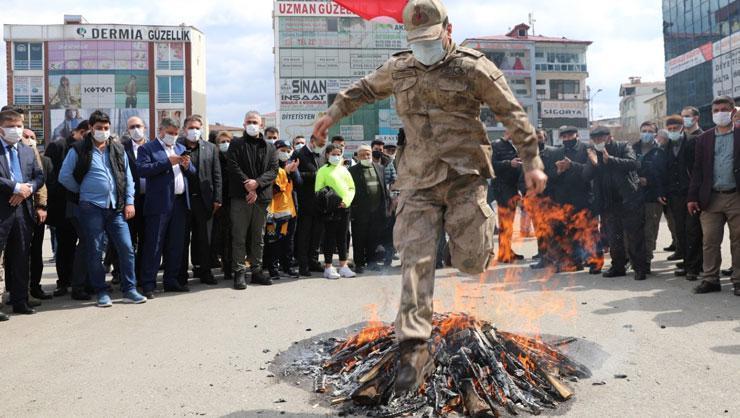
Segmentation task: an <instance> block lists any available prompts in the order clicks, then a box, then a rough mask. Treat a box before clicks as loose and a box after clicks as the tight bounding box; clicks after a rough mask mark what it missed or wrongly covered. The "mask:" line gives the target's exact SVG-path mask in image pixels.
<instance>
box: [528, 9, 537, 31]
mask: <svg viewBox="0 0 740 418" xmlns="http://www.w3.org/2000/svg"><path fill="white" fill-rule="evenodd" d="M535 23H537V20H536V19H535V18H534V13H529V28H530V29H532V36H534V35H535V32H534V24H535Z"/></svg>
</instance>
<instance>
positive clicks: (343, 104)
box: [313, 58, 394, 138]
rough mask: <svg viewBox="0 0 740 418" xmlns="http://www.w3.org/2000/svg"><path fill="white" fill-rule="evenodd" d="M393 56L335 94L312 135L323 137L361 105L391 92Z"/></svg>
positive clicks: (372, 101) (379, 98)
mask: <svg viewBox="0 0 740 418" xmlns="http://www.w3.org/2000/svg"><path fill="white" fill-rule="evenodd" d="M393 62H394V60H393V58H391V59H390V60H388V61H386V63H385V64H383V65H381V66H380V67H378V69H377V70H375V71H374V72H372V73H371V74H368V75H366V76H365V77H363V78H362V79H360V80H359V81H357V82H355V83H354V84H352V85H351V86H350V87H349V88H348V89H347V90H344V91H342V92H341V93H339V94H337V98H336V99H335V100H334V103H333V104H332V105H331V107H330V108H329V111H328V112H327V114H326V115H325V116H324V117H322V118H321V119H319V120H318V121H317V122H316V125H314V130H313V134H314V136H317V137H321V138H324V137H326V133H327V131H328V130H329V128H331V126H332V125H334V124H335V123H337V122H339V121H340V120H341V119H342V118H344V117H345V116H348V115H351V114H352V113H354V112H355V111H356V110H357V109H359V108H360V107H361V106H363V105H366V104H370V103H375V102H377V101H378V100H383V99H385V98H387V97H389V96H390V95H391V93H393V78H392V75H391V65H392V63H393Z"/></svg>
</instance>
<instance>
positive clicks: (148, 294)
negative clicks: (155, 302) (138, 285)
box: [144, 290, 154, 299]
mask: <svg viewBox="0 0 740 418" xmlns="http://www.w3.org/2000/svg"><path fill="white" fill-rule="evenodd" d="M144 297H145V298H147V299H154V291H153V290H150V291H148V292H144Z"/></svg>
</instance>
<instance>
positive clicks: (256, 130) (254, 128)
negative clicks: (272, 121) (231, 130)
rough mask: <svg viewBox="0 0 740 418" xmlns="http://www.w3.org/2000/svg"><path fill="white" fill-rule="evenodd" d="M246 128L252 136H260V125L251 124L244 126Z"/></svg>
mask: <svg viewBox="0 0 740 418" xmlns="http://www.w3.org/2000/svg"><path fill="white" fill-rule="evenodd" d="M244 130H245V131H246V132H247V135H249V136H251V137H258V136H260V126H259V125H254V124H250V125H247V126H245V127H244Z"/></svg>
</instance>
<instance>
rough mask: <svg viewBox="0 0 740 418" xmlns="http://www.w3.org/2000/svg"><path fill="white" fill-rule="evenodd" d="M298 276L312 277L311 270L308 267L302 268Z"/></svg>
mask: <svg viewBox="0 0 740 418" xmlns="http://www.w3.org/2000/svg"><path fill="white" fill-rule="evenodd" d="M298 274H300V275H301V276H302V277H311V269H309V268H308V267H301V268H300V269H299V270H298Z"/></svg>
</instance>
